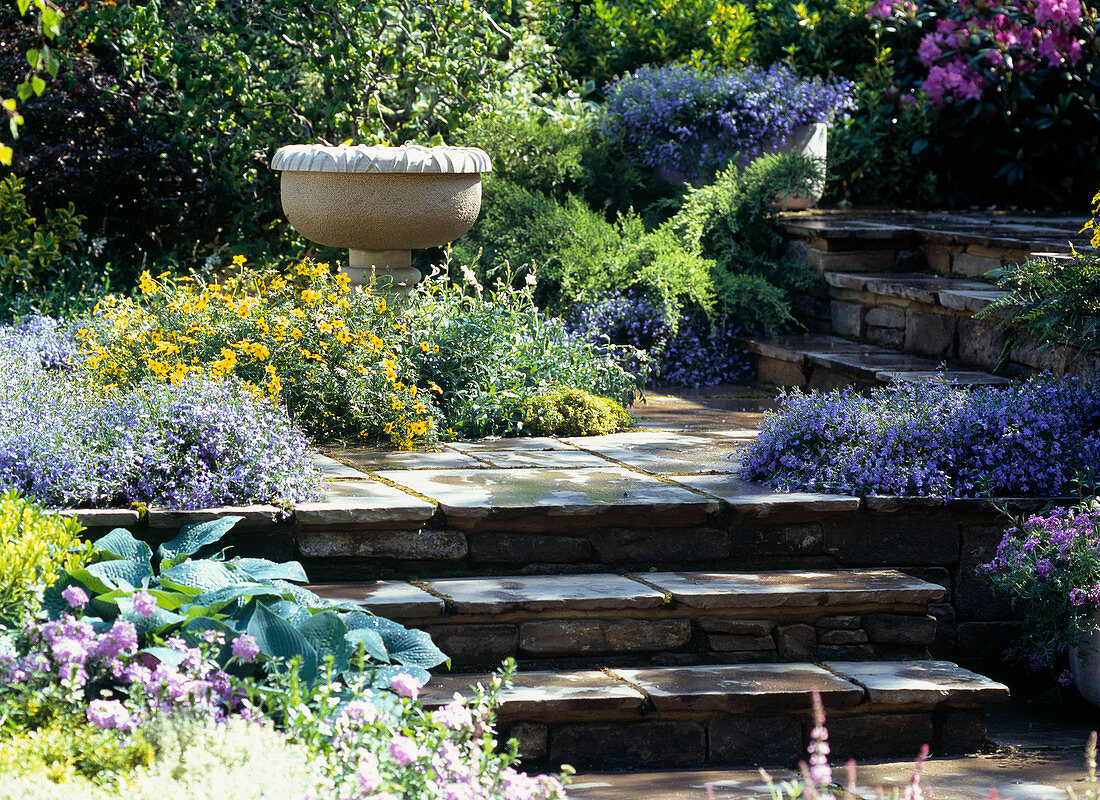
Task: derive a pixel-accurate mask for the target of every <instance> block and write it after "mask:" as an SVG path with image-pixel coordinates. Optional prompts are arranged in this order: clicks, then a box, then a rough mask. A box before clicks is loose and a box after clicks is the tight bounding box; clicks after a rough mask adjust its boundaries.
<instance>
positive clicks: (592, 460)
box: [478, 449, 613, 469]
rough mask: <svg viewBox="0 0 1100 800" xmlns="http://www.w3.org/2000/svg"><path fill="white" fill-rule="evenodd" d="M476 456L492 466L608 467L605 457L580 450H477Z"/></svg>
mask: <svg viewBox="0 0 1100 800" xmlns="http://www.w3.org/2000/svg"><path fill="white" fill-rule="evenodd" d="M478 458H480V459H482V460H483V461H485V462H486V463H488V464H490V465H491V466H494V467H549V468H555V469H570V468H574V467H609V466H613V465H612V464H611V463H610V462H609V461H608V460H607V459H605V458H600V457H599V456H598V455H593V454H592V453H585V452H583V451H581V450H529V449H519V450H479V451H478Z"/></svg>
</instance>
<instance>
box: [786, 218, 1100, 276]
mask: <svg viewBox="0 0 1100 800" xmlns="http://www.w3.org/2000/svg"><path fill="white" fill-rule="evenodd" d="M1084 222H1085V220H1084V218H1083V217H1080V216H1059V217H1038V216H1030V215H1012V214H998V213H981V212H978V213H936V212H875V211H822V212H814V213H798V214H790V213H788V214H783V215H781V217H780V225H781V227H782V228H783V229H784V231H785V233H786V235H787V237H788V254H789V255H790V256H791V257H792V258H794V259H796V260H799V261H802V262H804V263H807V264H810V265H812V266H813V267H815V268H816V269H817V270H818V272H828V271H834V272H835V271H843V272H892V271H897V272H907V271H913V270H924V269H928V270H931V271H932V272H936V273H939V274H941V275H962V276H966V277H976V276H979V275H983V274H985V273H986V272H988V271H989V270H992V269H996V268H998V267H1001V266H1004V265H1008V264H1018V263H1021V262H1023V261H1025V260H1027V259H1028V258H1032V257H1035V256H1047V257H1054V258H1064V257H1067V256H1068V255H1069V254H1070V253H1071V251H1072V248H1073V247H1076V249H1077V250H1078V251H1079V252H1082V251H1085V250H1088V249H1091V248H1090V247H1089V243H1088V237H1087V236H1085V235H1082V234H1081V226H1082V225H1083V224H1084Z"/></svg>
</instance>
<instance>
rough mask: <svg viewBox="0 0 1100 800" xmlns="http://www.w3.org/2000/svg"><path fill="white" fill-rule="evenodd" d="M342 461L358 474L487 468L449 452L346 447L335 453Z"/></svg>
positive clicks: (476, 461)
mask: <svg viewBox="0 0 1100 800" xmlns="http://www.w3.org/2000/svg"><path fill="white" fill-rule="evenodd" d="M333 454H334V455H335V456H336V457H337V458H339V459H340V460H341V461H345V462H347V463H348V464H352V465H353V466H354V467H355V468H357V469H359V470H369V471H374V470H379V469H463V468H465V469H476V468H477V467H486V466H488V464H487V463H486V462H484V461H481V460H479V459H477V458H474V457H473V456H468V455H465V454H464V453H460V452H458V451H456V450H451V449H450V448H442V449H439V450H427V451H408V450H381V449H379V448H376V447H348V448H344V449H342V450H334V451H333Z"/></svg>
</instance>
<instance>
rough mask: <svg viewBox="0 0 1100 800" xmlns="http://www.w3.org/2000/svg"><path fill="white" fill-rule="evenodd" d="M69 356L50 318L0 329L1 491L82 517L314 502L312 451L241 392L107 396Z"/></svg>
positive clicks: (154, 388)
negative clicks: (91, 512) (81, 510)
mask: <svg viewBox="0 0 1100 800" xmlns="http://www.w3.org/2000/svg"><path fill="white" fill-rule="evenodd" d="M74 356H75V346H74V344H73V341H72V339H70V338H69V337H68V336H67V335H66V334H65V331H64V330H63V329H61V327H60V326H59V325H58V323H57V322H56V321H54V320H52V319H49V318H34V319H32V320H29V321H28V322H26V323H24V324H22V325H21V326H19V327H8V328H0V488H2V489H4V490H9V489H17V490H19V491H21V492H24V493H26V494H27V495H28V496H29V497H32V498H34V499H36V500H38V501H39V502H43V503H46V504H49V505H52V506H55V507H64V506H69V507H85V508H87V507H104V506H113V505H122V506H127V505H130V504H132V503H148V504H157V505H167V506H171V507H175V508H195V507H208V506H217V505H226V504H230V505H231V504H240V503H249V502H261V503H266V502H282V503H288V502H294V501H300V500H305V499H307V498H316V497H318V496H319V493H320V487H321V482H320V473H319V471H318V470H317V469H316V468H315V467H314V466H313V463H312V456H311V454H310V446H309V442H308V440H307V439H306V438H305V436H303V435H302V433H301V432H300V431H299V430H298V429H296V428H295V427H294V426H293V425H292V424H291V422H290V420H289V419H288V418H287V416H286V414H285V412H283V411H282V410H281V409H279V408H277V407H276V406H275V405H273V404H272V403H270V402H268V401H266V400H263V399H257V398H256V397H254V396H253V395H252V394H251V393H250V392H248V391H247V390H246V388H245V387H243V386H241V385H239V384H238V383H236V382H234V381H219V382H216V383H212V382H203V381H198V380H194V379H182V380H180V381H178V382H176V383H172V384H169V383H162V382H160V381H155V380H141V381H137V382H135V383H134V384H133V385H132V386H129V387H127V388H125V389H117V390H114V391H110V392H105V391H103V389H102V388H101V387H100V386H99V385H97V384H96V383H95V382H94V381H92V380H90V379H89V378H88V376H87V375H85V374H83V373H82V372H80V371H78V370H75V369H74V368H73V366H72V361H73V359H74Z"/></svg>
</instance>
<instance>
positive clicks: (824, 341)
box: [742, 334, 879, 364]
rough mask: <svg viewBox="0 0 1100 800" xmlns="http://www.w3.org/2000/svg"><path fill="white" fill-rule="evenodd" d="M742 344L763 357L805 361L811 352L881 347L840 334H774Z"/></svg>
mask: <svg viewBox="0 0 1100 800" xmlns="http://www.w3.org/2000/svg"><path fill="white" fill-rule="evenodd" d="M742 344H743V345H744V346H745V347H746V348H747V349H748V350H749V352H751V353H755V354H756V355H758V356H761V357H762V358H772V359H776V360H778V361H791V362H794V363H796V364H801V363H804V362H805V361H806V359H807V357H808V356H809V355H810V354H826V353H868V352H873V351H875V350H878V349H879V348H877V347H875V346H874V345H871V344H865V343H863V342H852V341H849V340H848V339H842V338H840V337H839V336H829V335H825V334H807V335H802V336H773V337H771V338H768V339H746V340H743V341H742Z"/></svg>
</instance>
